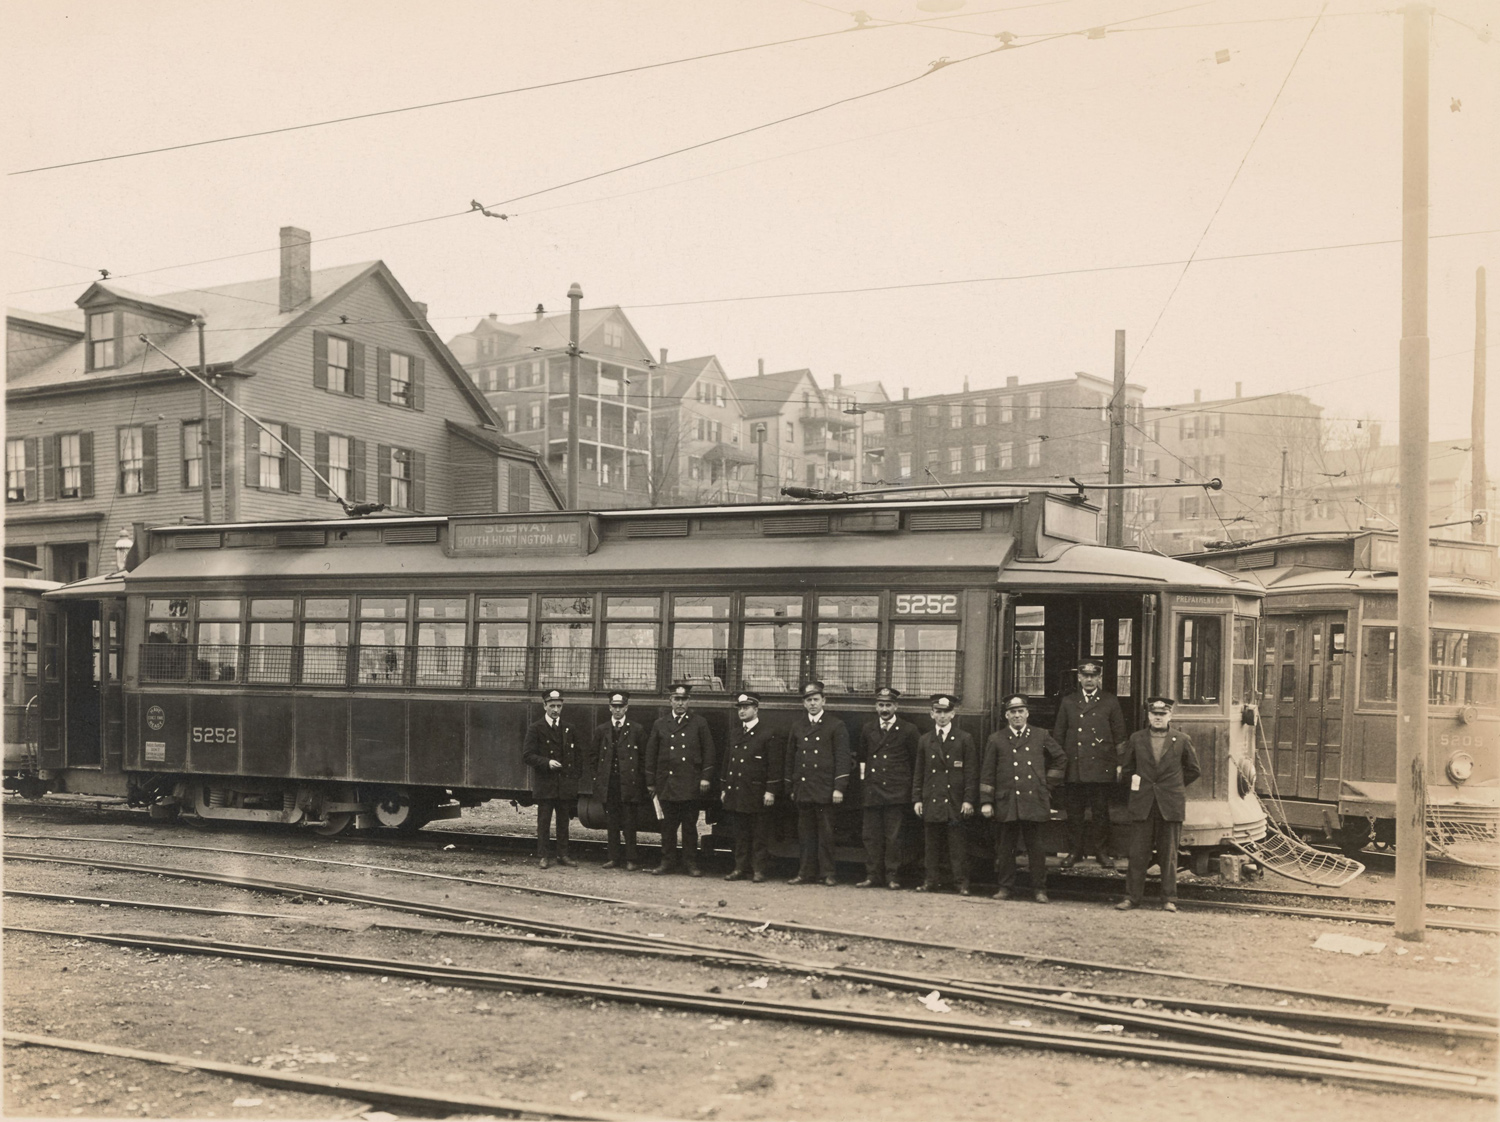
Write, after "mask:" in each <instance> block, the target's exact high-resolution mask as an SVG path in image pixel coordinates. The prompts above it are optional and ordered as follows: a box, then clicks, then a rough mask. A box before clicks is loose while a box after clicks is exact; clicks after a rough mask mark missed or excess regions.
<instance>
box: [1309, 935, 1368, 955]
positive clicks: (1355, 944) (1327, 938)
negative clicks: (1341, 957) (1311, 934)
mask: <svg viewBox="0 0 1500 1122" xmlns="http://www.w3.org/2000/svg"><path fill="white" fill-rule="evenodd" d="M1313 950H1315V951H1336V952H1337V953H1339V954H1356V955H1358V954H1379V953H1380V952H1381V951H1383V950H1385V944H1384V943H1374V942H1371V941H1370V940H1369V939H1360V938H1357V937H1355V936H1353V935H1335V934H1333V933H1332V932H1325V933H1324V934H1322V935H1319V936H1318V938H1317V941H1316V942H1314V943H1313Z"/></svg>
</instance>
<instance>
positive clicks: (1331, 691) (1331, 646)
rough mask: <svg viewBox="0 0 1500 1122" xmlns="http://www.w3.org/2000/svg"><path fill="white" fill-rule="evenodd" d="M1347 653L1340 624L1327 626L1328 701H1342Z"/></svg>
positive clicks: (1342, 626) (1345, 641)
mask: <svg viewBox="0 0 1500 1122" xmlns="http://www.w3.org/2000/svg"><path fill="white" fill-rule="evenodd" d="M1348 653H1349V647H1348V642H1347V639H1346V637H1345V632H1344V625H1343V624H1342V623H1331V624H1329V625H1328V700H1329V701H1343V700H1344V664H1345V661H1346V659H1345V656H1346V655H1347V654H1348Z"/></svg>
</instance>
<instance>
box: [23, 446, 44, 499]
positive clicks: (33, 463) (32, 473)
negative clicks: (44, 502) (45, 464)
mask: <svg viewBox="0 0 1500 1122" xmlns="http://www.w3.org/2000/svg"><path fill="white" fill-rule="evenodd" d="M44 441H45V438H38V437H35V436H28V437H27V438H26V444H25V448H26V482H25V487H26V501H27V502H28V503H34V502H39V501H40V500H41V497H42V493H41V492H40V491H38V490H37V453H38V451H39V449H38V448H37V444H38V443H39V442H44Z"/></svg>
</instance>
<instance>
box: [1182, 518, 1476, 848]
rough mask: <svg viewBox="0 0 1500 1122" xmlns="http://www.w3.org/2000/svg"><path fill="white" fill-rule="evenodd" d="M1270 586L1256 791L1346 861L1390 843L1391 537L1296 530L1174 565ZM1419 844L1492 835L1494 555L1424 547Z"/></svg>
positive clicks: (1455, 544) (1471, 546) (1466, 547)
mask: <svg viewBox="0 0 1500 1122" xmlns="http://www.w3.org/2000/svg"><path fill="white" fill-rule="evenodd" d="M1185 559H1186V560H1191V561H1193V562H1194V563H1196V564H1199V565H1204V566H1209V567H1212V568H1213V569H1215V570H1218V571H1222V572H1225V573H1226V574H1233V575H1234V576H1236V577H1242V578H1247V579H1250V580H1254V581H1255V582H1256V583H1257V584H1259V585H1260V586H1261V587H1262V588H1263V589H1264V591H1265V600H1264V603H1263V609H1262V610H1263V612H1264V620H1263V624H1262V633H1261V641H1260V650H1259V652H1258V655H1257V658H1256V660H1255V661H1256V675H1257V677H1256V682H1255V688H1254V695H1255V696H1256V698H1258V700H1259V705H1260V711H1261V716H1262V720H1263V742H1262V744H1261V746H1260V757H1259V776H1260V779H1259V783H1260V793H1261V794H1262V795H1263V796H1265V797H1266V798H1267V799H1268V800H1269V799H1274V800H1275V801H1276V803H1277V804H1279V807H1280V809H1281V811H1282V812H1283V813H1284V814H1285V816H1286V819H1287V822H1288V824H1289V825H1290V826H1291V827H1292V828H1293V829H1295V830H1297V831H1299V832H1301V833H1304V834H1309V835H1320V836H1322V837H1325V838H1327V839H1329V840H1332V841H1333V842H1334V843H1335V844H1337V845H1338V846H1339V847H1340V848H1342V849H1343V850H1344V851H1345V852H1347V853H1349V854H1350V855H1351V856H1353V855H1355V854H1357V853H1359V852H1360V851H1362V850H1363V849H1365V848H1366V846H1367V845H1368V844H1369V843H1370V842H1371V841H1372V840H1373V841H1374V842H1376V843H1377V844H1379V845H1392V844H1394V840H1395V830H1396V826H1395V819H1396V637H1397V620H1396V586H1397V580H1398V576H1397V570H1398V549H1397V538H1396V535H1395V534H1394V533H1387V532H1383V531H1368V530H1367V531H1361V532H1354V533H1347V532H1334V533H1322V534H1299V535H1293V536H1289V537H1285V538H1277V539H1273V540H1270V541H1265V542H1260V543H1251V544H1247V545H1241V546H1235V547H1228V548H1222V549H1216V550H1213V551H1211V552H1207V553H1200V554H1195V555H1193V556H1191V557H1188V558H1185ZM1428 571H1429V592H1428V606H1429V610H1428V618H1429V622H1430V628H1431V629H1430V631H1429V639H1428V676H1427V681H1428V698H1427V700H1428V706H1429V709H1428V724H1427V756H1426V769H1425V770H1426V776H1427V780H1426V787H1427V796H1426V797H1427V807H1428V813H1427V818H1428V832H1429V838H1430V839H1431V841H1432V842H1433V844H1434V847H1435V848H1438V849H1449V848H1451V849H1454V851H1455V854H1456V853H1457V852H1458V850H1459V849H1460V848H1462V843H1464V842H1470V843H1474V842H1479V843H1483V842H1488V843H1490V846H1489V847H1488V848H1490V849H1493V843H1494V841H1495V840H1496V835H1497V826H1500V699H1497V688H1496V684H1497V675H1500V588H1497V584H1496V580H1497V575H1500V573H1497V552H1496V547H1495V546H1494V545H1491V544H1486V543H1484V542H1473V541H1455V540H1438V539H1434V540H1432V541H1431V543H1430V548H1429V553H1428Z"/></svg>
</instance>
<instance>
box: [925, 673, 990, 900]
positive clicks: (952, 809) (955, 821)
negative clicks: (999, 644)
mask: <svg viewBox="0 0 1500 1122" xmlns="http://www.w3.org/2000/svg"><path fill="white" fill-rule="evenodd" d="M957 708H958V699H957V698H955V697H953V696H951V695H949V694H941V693H935V694H933V695H932V724H933V729H932V731H931V732H924V733H923V734H922V735H921V737H919V738H918V740H917V759H916V766H915V767H914V768H913V771H912V798H913V800H914V802H913V804H912V805H913V809H914V810H916V812H917V817H918V818H920V819H921V820H922V841H923V848H924V849H925V850H926V851H927V852H926V861H927V868H926V875H925V876H924V877H923V879H922V883H921V884H920V885H918V886H917V891H918V892H935V891H936V890H937V888H938V883H939V881H940V880H941V873H940V870H941V869H942V864H941V853H942V849H943V846H944V845H945V844H946V845H947V847H948V861H949V864H950V865H951V866H952V868H953V880H954V882H955V883H956V884H957V885H958V893H959V895H960V896H967V895H968V894H969V853H968V835H967V831H966V830H965V829H964V823H965V822H966V821H967V820H968V819H970V818H972V817H974V804H975V803H976V802H978V801H979V752H978V751H977V750H976V749H975V747H974V738H973V737H972V736H970V735H969V734H968V733H966V732H964V731H963V729H959V728H954V727H953V711H954V710H955V709H957Z"/></svg>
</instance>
